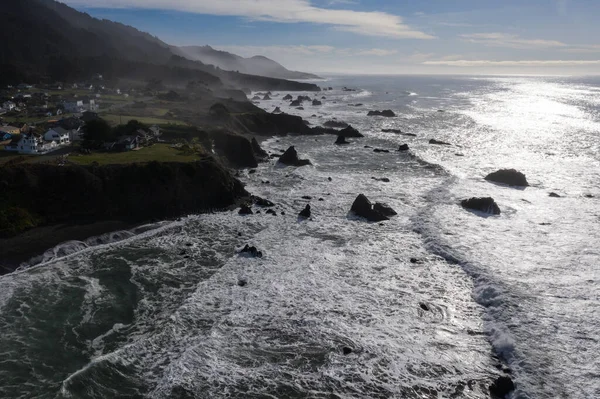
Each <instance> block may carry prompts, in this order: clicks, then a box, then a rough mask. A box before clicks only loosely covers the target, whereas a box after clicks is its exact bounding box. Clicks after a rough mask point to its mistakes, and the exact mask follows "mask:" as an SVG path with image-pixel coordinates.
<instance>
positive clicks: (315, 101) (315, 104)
mask: <svg viewBox="0 0 600 399" xmlns="http://www.w3.org/2000/svg"><path fill="white" fill-rule="evenodd" d="M312 105H314V106H317V105H323V103H322V102H321V101H319V100H313V102H312Z"/></svg>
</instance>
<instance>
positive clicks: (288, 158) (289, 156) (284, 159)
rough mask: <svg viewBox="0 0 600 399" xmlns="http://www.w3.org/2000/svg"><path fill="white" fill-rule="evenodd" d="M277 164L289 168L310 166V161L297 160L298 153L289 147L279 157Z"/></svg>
mask: <svg viewBox="0 0 600 399" xmlns="http://www.w3.org/2000/svg"><path fill="white" fill-rule="evenodd" d="M279 162H280V163H282V164H284V165H290V166H305V165H310V164H311V163H310V161H309V160H308V159H300V158H298V152H296V149H295V148H294V146H291V147H290V148H288V149H287V150H286V152H284V153H283V155H282V156H281V157H279Z"/></svg>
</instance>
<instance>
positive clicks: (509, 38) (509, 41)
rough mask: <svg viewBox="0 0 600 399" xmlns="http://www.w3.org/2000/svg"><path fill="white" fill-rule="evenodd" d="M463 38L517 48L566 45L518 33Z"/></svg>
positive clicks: (474, 34) (474, 35) (470, 35)
mask: <svg viewBox="0 0 600 399" xmlns="http://www.w3.org/2000/svg"><path fill="white" fill-rule="evenodd" d="M460 37H461V38H463V40H465V41H468V42H471V43H479V44H484V45H486V46H491V47H509V48H516V49H533V48H553V47H565V46H567V45H566V44H565V43H562V42H559V41H557V40H544V39H523V38H520V37H519V36H517V35H511V34H506V33H472V34H467V35H460Z"/></svg>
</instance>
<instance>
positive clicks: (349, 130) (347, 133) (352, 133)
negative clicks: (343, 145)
mask: <svg viewBox="0 0 600 399" xmlns="http://www.w3.org/2000/svg"><path fill="white" fill-rule="evenodd" d="M338 136H344V137H346V138H348V137H354V138H361V137H365V136H364V135H363V134H362V133H361V132H359V131H358V130H356V129H355V128H353V127H352V126H351V125H349V126H348V127H346V128H345V129H342V130H340V131H339V132H338Z"/></svg>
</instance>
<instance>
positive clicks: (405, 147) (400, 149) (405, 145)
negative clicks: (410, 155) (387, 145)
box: [398, 144, 409, 151]
mask: <svg viewBox="0 0 600 399" xmlns="http://www.w3.org/2000/svg"><path fill="white" fill-rule="evenodd" d="M408 150H409V148H408V144H402V145H401V146H400V147H398V151H408Z"/></svg>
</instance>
